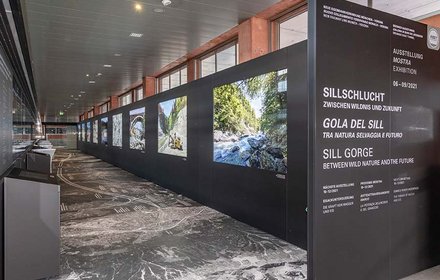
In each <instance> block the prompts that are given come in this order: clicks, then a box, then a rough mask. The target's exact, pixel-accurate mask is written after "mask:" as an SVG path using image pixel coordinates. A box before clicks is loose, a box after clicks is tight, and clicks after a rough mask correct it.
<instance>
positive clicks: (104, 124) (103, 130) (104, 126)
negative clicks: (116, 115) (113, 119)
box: [101, 117, 108, 145]
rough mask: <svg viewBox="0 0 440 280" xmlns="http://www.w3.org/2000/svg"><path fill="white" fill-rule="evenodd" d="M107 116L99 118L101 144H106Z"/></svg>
mask: <svg viewBox="0 0 440 280" xmlns="http://www.w3.org/2000/svg"><path fill="white" fill-rule="evenodd" d="M107 137H108V118H107V117H105V118H102V119H101V144H104V145H108V138H107Z"/></svg>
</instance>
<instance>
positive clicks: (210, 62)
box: [199, 42, 238, 77]
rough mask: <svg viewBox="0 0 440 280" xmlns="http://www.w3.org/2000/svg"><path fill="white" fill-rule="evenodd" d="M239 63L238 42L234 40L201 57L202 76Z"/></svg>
mask: <svg viewBox="0 0 440 280" xmlns="http://www.w3.org/2000/svg"><path fill="white" fill-rule="evenodd" d="M237 64H238V43H237V42H234V43H232V44H228V45H226V46H224V47H221V48H219V49H217V50H214V51H213V52H211V53H209V54H207V55H205V56H204V57H202V58H201V59H200V64H199V65H200V76H201V77H206V76H208V75H211V74H214V73H216V72H218V71H221V70H224V69H227V68H229V67H232V66H235V65H237Z"/></svg>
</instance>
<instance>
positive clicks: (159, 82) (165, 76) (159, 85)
mask: <svg viewBox="0 0 440 280" xmlns="http://www.w3.org/2000/svg"><path fill="white" fill-rule="evenodd" d="M183 70H185V72H186V77H187V78H186V82H185V83H183V84H182V71H183ZM176 73H179V85H177V86H175V87H178V86H181V85H184V84H186V83H188V63H186V62H185V63H182V64H180V65H179V66H177V67H175V68H173V69H171V70H170V71H167V72H165V73H163V74H162V75H160V76H158V77H157V89H158V91H157V93H161V92H164V91H167V90H170V89H173V88H175V87H171V75H173V74H176ZM163 79H168V89H166V90H163V86H162V80H163Z"/></svg>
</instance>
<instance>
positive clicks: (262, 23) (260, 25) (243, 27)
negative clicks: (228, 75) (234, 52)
mask: <svg viewBox="0 0 440 280" xmlns="http://www.w3.org/2000/svg"><path fill="white" fill-rule="evenodd" d="M269 25H270V22H269V21H268V20H266V19H262V18H257V17H251V18H250V19H248V20H246V21H244V22H243V23H241V24H240V25H239V27H238V45H239V54H238V58H239V62H240V63H242V62H245V61H248V60H251V59H254V58H257V57H259V56H262V55H265V54H267V53H268V52H269V38H270V36H269V35H270V34H269Z"/></svg>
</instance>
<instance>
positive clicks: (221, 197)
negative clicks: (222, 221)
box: [79, 42, 307, 248]
mask: <svg viewBox="0 0 440 280" xmlns="http://www.w3.org/2000/svg"><path fill="white" fill-rule="evenodd" d="M305 62H306V42H303V43H301V44H298V45H295V46H292V47H290V48H287V49H283V50H280V51H277V52H273V53H271V54H269V55H266V56H263V57H261V58H258V59H255V60H252V61H249V62H247V63H243V64H240V65H237V66H235V67H232V68H230V69H227V70H224V71H221V72H219V73H216V74H213V75H210V76H208V77H205V78H202V79H199V80H196V81H193V82H190V83H188V84H186V85H183V86H180V87H178V88H175V89H172V90H169V91H167V92H163V93H160V94H158V95H155V96H152V97H150V98H147V99H144V100H141V101H139V102H136V103H134V104H130V105H128V106H124V107H122V108H118V109H117V110H114V111H111V112H109V113H107V114H104V115H102V116H99V117H97V118H99V119H100V118H102V117H103V116H109V121H110V122H109V124H110V125H109V132H111V130H112V123H111V116H112V115H115V114H118V113H120V112H122V113H123V126H124V127H123V129H124V130H123V137H124V138H123V148H122V149H119V148H116V147H111V138H112V137H111V136H110V137H109V147H104V146H103V145H100V144H99V145H96V144H91V143H84V142H80V144H79V147H80V149H81V150H82V151H84V152H86V153H89V154H92V155H95V156H97V157H99V158H102V159H103V160H106V161H108V162H110V163H112V164H114V165H116V166H119V167H121V168H123V169H125V170H127V171H130V172H132V173H134V174H136V175H139V176H141V177H144V178H147V179H150V180H152V181H153V182H155V183H157V184H159V185H162V186H163V187H166V188H169V189H171V190H173V191H175V192H177V193H181V194H183V195H186V196H188V197H190V198H193V199H195V200H197V201H199V202H200V203H202V204H205V205H208V206H210V207H213V208H215V209H217V210H219V211H221V212H223V213H226V214H228V215H230V216H232V217H234V218H236V219H238V220H240V221H243V222H245V223H248V224H250V225H253V226H255V227H258V228H260V229H263V230H265V231H267V232H269V233H272V234H274V235H276V236H278V237H281V238H283V239H286V240H288V241H290V242H292V243H295V244H298V245H300V246H302V247H304V248H305V244H306V239H307V236H306V221H307V214H306V212H305V209H306V201H307V195H306V189H307V187H306V180H307V177H306V176H307V172H306V170H305V169H304V168H305V166H306V162H307V141H306V139H307V136H306V135H307V131H305V130H304V129H305V128H306V126H307V110H306V108H307V98H306V95H307V92H306V67H305ZM285 68H289V69H288V86H287V88H288V131H289V132H288V134H289V137H292V139H289V141H288V153H289V156H288V160H289V162H288V164H289V170H290V171H289V176H284V174H277V173H275V172H272V171H266V170H261V169H256V168H247V167H240V166H235V165H228V164H220V163H215V162H213V114H214V109H213V88H215V87H217V86H221V85H224V84H228V83H232V82H236V81H239V80H243V79H247V78H250V77H254V76H258V75H261V74H265V73H268V72H272V71H277V70H281V69H285ZM180 96H187V98H188V99H187V101H188V107H187V116H188V122H187V123H188V136H187V137H188V138H187V142H188V146H187V154H188V156H187V158H182V157H177V156H172V155H166V154H159V153H158V152H157V148H158V140H157V138H158V135H157V134H158V129H157V126H158V104H159V103H160V102H163V101H166V100H169V99H173V98H176V97H180ZM142 106H144V107H145V108H146V150H145V152H140V151H138V150H130V149H129V147H128V146H129V135H128V126H129V111H130V110H133V109H136V108H139V107H142ZM93 120H94V119H92V120H90V121H93ZM109 134H110V135H111V133H109ZM99 146H101V147H99ZM301 164H302V165H301ZM289 177H290V178H292V179H291V181H290V182H289V180H288V179H289ZM289 203H295V204H298V205H289Z"/></svg>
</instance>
